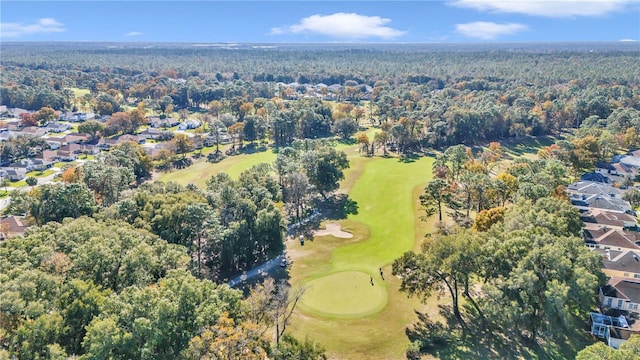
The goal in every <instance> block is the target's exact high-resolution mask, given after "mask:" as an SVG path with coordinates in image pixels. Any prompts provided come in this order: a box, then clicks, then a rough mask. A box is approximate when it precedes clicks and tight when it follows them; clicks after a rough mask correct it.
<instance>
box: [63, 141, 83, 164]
mask: <svg viewBox="0 0 640 360" xmlns="http://www.w3.org/2000/svg"><path fill="white" fill-rule="evenodd" d="M81 153H82V145H80V144H67V145H65V146H62V147H61V148H60V149H59V150H58V158H59V159H60V160H61V161H75V160H77V159H78V154H81Z"/></svg>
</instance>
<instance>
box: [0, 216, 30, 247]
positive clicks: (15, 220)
mask: <svg viewBox="0 0 640 360" xmlns="http://www.w3.org/2000/svg"><path fill="white" fill-rule="evenodd" d="M26 229H27V226H26V225H24V224H23V223H22V220H21V219H20V218H19V217H17V216H14V215H11V216H3V217H2V218H1V219H0V241H2V240H5V239H9V238H11V237H14V236H22V235H24V232H25V230H26Z"/></svg>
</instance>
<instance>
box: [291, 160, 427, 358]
mask: <svg viewBox="0 0 640 360" xmlns="http://www.w3.org/2000/svg"><path fill="white" fill-rule="evenodd" d="M351 160H352V163H351V169H349V170H348V172H347V176H346V179H345V180H344V181H343V183H342V184H343V185H345V186H346V187H347V189H345V190H347V191H348V192H349V195H350V197H351V198H352V199H353V200H355V201H357V203H358V214H357V215H352V216H350V217H349V218H348V219H347V220H343V221H341V224H342V227H343V230H345V231H349V232H352V233H353V234H354V238H352V239H338V238H335V237H332V236H325V237H318V238H316V239H315V240H314V241H313V242H307V243H305V246H304V247H301V246H300V245H299V243H297V242H290V243H288V244H287V245H288V249H289V251H290V253H291V254H292V257H293V258H294V263H293V267H292V269H291V282H292V283H293V284H294V286H296V285H304V284H311V286H313V285H314V284H318V282H319V281H322V280H323V278H324V277H325V276H328V277H329V278H330V279H331V280H332V281H340V280H344V281H350V282H352V283H351V284H346V285H345V284H344V283H335V284H334V287H335V289H332V288H331V287H330V286H328V285H327V284H326V283H322V287H323V291H317V290H316V291H309V294H308V296H313V299H307V300H303V301H302V302H303V304H302V306H301V308H300V311H299V312H298V313H297V314H296V315H295V319H294V321H293V323H292V326H291V331H292V332H293V333H294V334H295V335H296V336H299V337H302V338H304V337H305V336H309V337H310V338H313V339H314V340H315V341H318V342H320V343H321V344H322V345H323V346H325V347H326V349H327V350H328V353H329V354H330V355H331V357H332V358H334V357H335V358H340V359H400V358H404V351H405V349H406V346H407V345H408V343H409V341H408V339H407V337H406V336H405V328H406V327H407V326H408V325H410V324H411V323H412V322H413V321H415V319H416V316H415V313H414V309H421V310H424V309H425V308H424V307H423V306H422V305H421V304H420V303H419V301H417V299H415V298H412V299H408V298H407V296H406V294H404V293H401V292H400V291H399V286H400V280H399V279H398V278H396V277H394V276H392V275H391V266H390V265H391V263H392V262H393V260H394V259H396V258H398V257H399V256H401V255H402V254H403V253H404V252H405V251H407V250H410V249H413V248H414V247H415V245H416V240H419V239H422V238H423V235H424V233H425V232H426V231H427V227H428V225H427V224H424V223H422V222H420V221H419V220H418V216H419V213H418V212H419V211H420V210H419V203H418V201H417V198H416V197H415V195H416V194H419V193H420V192H421V189H422V187H423V186H424V184H425V183H426V182H427V181H428V180H429V179H430V177H431V168H432V163H433V159H431V158H426V157H425V158H420V159H418V160H416V161H414V162H411V163H402V162H400V161H399V160H398V159H397V158H380V157H375V158H362V157H354V158H352V159H351ZM379 268H383V272H384V279H382V277H381V276H380V274H379ZM353 271H357V272H362V273H365V274H367V275H369V276H371V277H372V278H373V279H374V284H375V285H374V286H375V287H380V288H383V289H384V290H385V291H386V292H387V294H386V295H387V296H386V297H380V298H381V301H384V302H385V303H386V304H383V305H384V306H383V307H382V308H381V310H379V311H377V312H375V313H373V314H364V315H363V316H361V317H359V318H351V319H345V318H342V317H341V316H339V315H337V316H331V315H327V314H326V313H323V312H322V309H327V308H328V309H330V310H331V313H333V314H338V313H339V312H341V311H342V312H345V313H346V312H348V309H336V304H333V303H331V302H336V301H339V302H342V303H344V306H345V308H346V307H348V306H350V305H349V304H350V303H351V301H350V299H341V298H340V296H338V295H337V293H340V292H344V293H345V294H352V295H348V296H357V297H360V295H361V294H359V293H358V292H357V291H358V290H356V286H358V287H359V288H360V287H362V286H371V285H369V283H368V279H369V277H368V276H367V277H365V278H364V279H363V280H362V279H361V280H357V279H356V280H354V279H351V277H352V276H350V275H349V276H346V275H348V274H352V273H353ZM343 272H344V274H346V275H345V276H337V275H339V274H343ZM345 286H352V288H351V289H350V291H349V292H347V291H346V290H344V288H345ZM365 289H366V290H365ZM354 291H356V293H353V292H354ZM362 294H363V296H365V297H367V296H372V295H373V294H372V293H371V292H370V290H369V289H368V288H364V289H363V293H362ZM376 297H378V296H376ZM369 300H370V299H369ZM369 300H368V301H369ZM323 303H327V305H328V306H323V305H322V304H323ZM362 305H365V307H366V308H373V307H376V306H375V305H374V304H362ZM362 305H361V306H362ZM314 307H315V308H318V309H320V310H318V311H314ZM365 310H366V309H365Z"/></svg>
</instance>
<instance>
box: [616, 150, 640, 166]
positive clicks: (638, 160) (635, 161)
mask: <svg viewBox="0 0 640 360" xmlns="http://www.w3.org/2000/svg"><path fill="white" fill-rule="evenodd" d="M633 154H634V153H633V152H632V153H630V154H626V155H617V156H614V157H613V159H612V160H613V161H612V162H613V163H620V164H625V165H627V166H630V167H633V168H636V169H638V168H640V157H638V156H635V155H633Z"/></svg>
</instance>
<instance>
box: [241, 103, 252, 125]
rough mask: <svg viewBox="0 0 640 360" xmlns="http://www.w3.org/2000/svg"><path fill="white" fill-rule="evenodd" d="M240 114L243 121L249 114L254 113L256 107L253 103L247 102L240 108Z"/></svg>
mask: <svg viewBox="0 0 640 360" xmlns="http://www.w3.org/2000/svg"><path fill="white" fill-rule="evenodd" d="M238 110H239V111H238V115H239V117H240V121H242V120H243V119H244V118H245V117H246V116H247V115H250V114H253V111H254V108H253V103H251V102H246V103H244V104H242V105H240V107H239V108H238Z"/></svg>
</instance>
